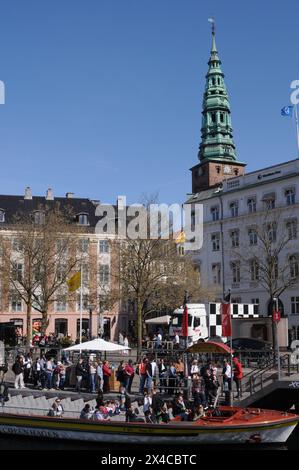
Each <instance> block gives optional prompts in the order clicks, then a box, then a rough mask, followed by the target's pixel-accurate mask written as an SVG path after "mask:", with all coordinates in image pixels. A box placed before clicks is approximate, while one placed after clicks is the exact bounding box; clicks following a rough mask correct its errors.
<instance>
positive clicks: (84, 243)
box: [78, 238, 89, 253]
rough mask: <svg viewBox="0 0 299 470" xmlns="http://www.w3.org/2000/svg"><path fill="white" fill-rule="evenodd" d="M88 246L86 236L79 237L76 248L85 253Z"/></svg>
mask: <svg viewBox="0 0 299 470" xmlns="http://www.w3.org/2000/svg"><path fill="white" fill-rule="evenodd" d="M88 246H89V240H88V238H81V240H79V241H78V249H79V251H80V253H87V252H88Z"/></svg>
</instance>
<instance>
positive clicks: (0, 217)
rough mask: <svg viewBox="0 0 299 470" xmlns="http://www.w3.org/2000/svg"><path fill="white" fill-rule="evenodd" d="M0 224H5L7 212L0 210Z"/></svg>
mask: <svg viewBox="0 0 299 470" xmlns="http://www.w3.org/2000/svg"><path fill="white" fill-rule="evenodd" d="M0 222H2V223H3V222H5V211H4V210H3V209H0Z"/></svg>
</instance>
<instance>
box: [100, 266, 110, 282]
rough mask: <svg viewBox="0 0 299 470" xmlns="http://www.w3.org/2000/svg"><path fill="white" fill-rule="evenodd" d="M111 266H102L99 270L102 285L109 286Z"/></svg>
mask: <svg viewBox="0 0 299 470" xmlns="http://www.w3.org/2000/svg"><path fill="white" fill-rule="evenodd" d="M109 274H110V269H109V264H101V265H100V269H99V283H100V284H109Z"/></svg>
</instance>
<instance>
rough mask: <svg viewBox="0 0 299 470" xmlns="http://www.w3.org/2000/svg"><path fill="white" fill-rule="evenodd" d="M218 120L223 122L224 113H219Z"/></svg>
mask: <svg viewBox="0 0 299 470" xmlns="http://www.w3.org/2000/svg"><path fill="white" fill-rule="evenodd" d="M220 122H224V114H223V113H220Z"/></svg>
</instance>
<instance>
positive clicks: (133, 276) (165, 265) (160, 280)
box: [115, 239, 208, 354]
mask: <svg viewBox="0 0 299 470" xmlns="http://www.w3.org/2000/svg"><path fill="white" fill-rule="evenodd" d="M118 252H119V266H120V267H119V271H118V272H117V273H115V276H116V277H117V278H118V282H119V285H120V291H121V297H122V299H123V300H127V301H130V302H132V303H134V306H135V309H136V315H137V341H138V353H139V354H140V352H141V349H142V336H143V335H142V326H143V320H144V319H145V317H146V315H147V314H148V313H150V312H152V311H157V310H160V311H161V310H163V309H173V308H175V307H178V306H180V305H181V304H182V302H183V298H184V291H185V290H188V292H189V294H190V298H192V299H193V301H196V300H199V299H202V297H203V296H204V295H205V296H206V297H207V295H208V292H207V290H206V291H203V290H202V289H201V288H200V282H199V272H198V270H197V269H196V267H195V265H194V263H193V262H192V259H191V258H190V257H189V256H181V255H180V254H179V253H178V249H177V245H176V243H175V242H174V241H173V240H162V239H156V240H151V239H146V240H143V239H138V240H128V239H126V240H125V241H122V242H118Z"/></svg>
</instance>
